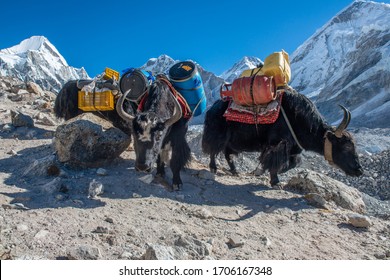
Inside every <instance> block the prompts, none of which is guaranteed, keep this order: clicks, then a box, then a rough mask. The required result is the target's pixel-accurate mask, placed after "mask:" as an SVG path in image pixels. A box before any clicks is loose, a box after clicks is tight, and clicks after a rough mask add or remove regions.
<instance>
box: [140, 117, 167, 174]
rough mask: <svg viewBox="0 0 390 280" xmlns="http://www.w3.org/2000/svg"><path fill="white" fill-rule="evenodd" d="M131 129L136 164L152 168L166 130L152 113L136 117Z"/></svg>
mask: <svg viewBox="0 0 390 280" xmlns="http://www.w3.org/2000/svg"><path fill="white" fill-rule="evenodd" d="M133 128H134V134H135V137H134V147H135V153H136V162H137V163H139V164H141V165H142V164H146V165H147V166H149V167H152V166H153V164H154V163H155V162H156V160H157V156H158V155H159V154H160V152H161V146H162V142H163V139H164V137H165V134H166V132H167V128H166V127H165V125H164V123H163V122H161V121H160V122H159V119H158V117H157V116H156V115H155V114H154V113H148V114H141V115H138V116H137V117H136V118H135V119H134V123H133Z"/></svg>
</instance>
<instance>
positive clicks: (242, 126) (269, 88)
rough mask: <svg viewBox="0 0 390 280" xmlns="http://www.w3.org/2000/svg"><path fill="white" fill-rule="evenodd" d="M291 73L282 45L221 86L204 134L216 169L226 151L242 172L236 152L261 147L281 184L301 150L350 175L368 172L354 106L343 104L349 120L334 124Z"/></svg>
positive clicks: (272, 176) (264, 163)
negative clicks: (355, 131)
mask: <svg viewBox="0 0 390 280" xmlns="http://www.w3.org/2000/svg"><path fill="white" fill-rule="evenodd" d="M290 78H291V70H290V63H289V57H288V54H287V53H286V52H285V51H283V50H282V51H281V52H275V53H273V54H271V55H270V56H268V57H267V58H266V59H265V60H264V65H260V66H259V67H258V68H256V69H248V70H245V71H244V72H243V73H242V74H241V76H240V77H239V78H237V79H236V80H234V81H233V83H232V84H225V85H222V86H221V90H220V95H221V99H219V100H217V101H216V102H215V103H214V104H213V105H212V106H211V108H210V109H209V110H208V111H207V112H206V117H205V123H204V131H203V136H202V150H203V152H204V153H206V154H208V155H209V156H210V164H209V167H210V170H211V172H214V173H216V172H217V165H216V161H215V157H216V156H217V155H218V154H219V153H220V152H222V153H223V154H224V156H225V159H226V160H227V162H228V165H229V167H230V172H231V173H232V174H237V171H236V167H235V164H234V161H233V158H232V156H233V155H237V154H239V153H241V152H260V157H259V162H260V165H261V168H262V171H263V172H265V171H269V174H270V184H271V185H272V186H274V185H278V184H279V183H280V182H279V178H278V174H279V173H283V172H286V171H287V170H289V169H291V168H294V167H296V166H297V165H298V164H299V163H300V161H301V159H300V153H301V152H302V151H303V150H308V151H313V152H316V153H317V154H320V155H323V156H324V157H325V159H326V160H327V161H328V162H329V163H330V164H331V165H334V166H336V167H338V168H339V169H341V170H343V171H344V172H345V173H346V174H347V175H349V176H360V175H362V174H363V169H362V167H361V165H360V163H359V158H358V155H357V152H356V147H355V142H354V139H353V137H352V135H351V134H350V133H349V132H347V131H346V128H347V126H348V124H349V122H350V120H351V113H350V112H349V111H348V109H346V108H345V107H344V106H342V105H340V107H341V109H342V110H343V112H344V117H343V120H342V121H341V123H340V124H339V125H338V126H337V127H332V126H330V125H329V124H327V123H326V122H325V121H324V119H323V117H322V116H321V114H320V113H319V112H318V110H317V108H316V106H315V105H314V104H313V103H312V102H311V101H310V100H309V99H308V98H307V97H306V96H304V95H302V94H299V93H298V92H296V91H295V90H294V89H293V88H291V87H290V86H289V85H288V82H289V81H290Z"/></svg>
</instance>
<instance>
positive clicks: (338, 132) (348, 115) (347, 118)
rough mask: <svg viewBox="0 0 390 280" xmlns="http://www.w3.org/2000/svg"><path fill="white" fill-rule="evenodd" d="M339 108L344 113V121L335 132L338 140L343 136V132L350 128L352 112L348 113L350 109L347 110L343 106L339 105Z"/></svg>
mask: <svg viewBox="0 0 390 280" xmlns="http://www.w3.org/2000/svg"><path fill="white" fill-rule="evenodd" d="M339 106H340V107H341V109H343V111H344V117H343V120H342V121H341V123H340V124H339V126H338V127H337V128H336V130H335V132H334V134H335V135H336V137H338V138H340V137H341V135H342V134H343V131H344V130H345V129H346V128H347V127H348V125H349V122H350V121H351V112H350V111H348V109H347V108H345V107H344V106H342V105H339Z"/></svg>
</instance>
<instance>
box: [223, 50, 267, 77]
mask: <svg viewBox="0 0 390 280" xmlns="http://www.w3.org/2000/svg"><path fill="white" fill-rule="evenodd" d="M259 64H263V61H262V60H261V59H260V58H257V57H254V56H244V57H243V58H242V59H241V60H240V61H238V62H236V63H235V64H234V65H233V67H232V68H230V69H228V70H226V71H225V72H223V73H222V74H221V76H220V78H222V79H224V80H225V81H226V82H227V83H232V82H233V80H234V79H236V78H238V77H239V76H240V75H241V73H242V72H243V71H244V70H247V69H253V68H256V67H258V66H259Z"/></svg>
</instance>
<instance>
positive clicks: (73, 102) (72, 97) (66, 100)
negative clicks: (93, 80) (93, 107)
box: [54, 80, 134, 136]
mask: <svg viewBox="0 0 390 280" xmlns="http://www.w3.org/2000/svg"><path fill="white" fill-rule="evenodd" d="M80 82H81V83H88V82H90V81H88V80H87V81H79V80H71V81H68V82H67V83H66V84H65V85H64V86H63V87H62V88H61V90H60V92H59V93H58V95H57V97H56V100H55V102H54V113H55V115H56V117H57V118H61V119H65V120H69V119H71V118H74V117H76V116H78V115H81V114H83V113H85V112H84V111H82V110H81V109H79V107H78V91H79V90H80V87H81V86H79V84H80ZM101 86H105V85H101ZM106 86H107V87H111V89H114V90H118V89H117V87H116V86H115V85H112V84H110V83H108V84H107V85H106ZM122 106H123V107H124V108H125V110H126V111H127V112H128V113H130V114H134V108H133V107H134V105H133V104H132V103H131V102H130V101H127V100H125V102H124V104H123V105H122ZM94 114H97V115H98V116H100V117H102V118H104V119H106V120H108V121H110V122H111V123H112V124H113V125H114V126H115V127H117V128H119V129H121V130H122V131H123V132H125V133H126V134H127V135H129V136H130V135H131V125H129V123H128V122H127V121H125V120H123V119H122V118H121V117H120V116H119V114H118V113H117V111H116V110H112V111H96V112H94Z"/></svg>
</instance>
